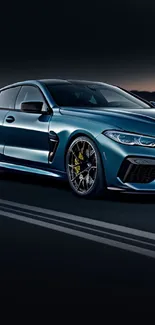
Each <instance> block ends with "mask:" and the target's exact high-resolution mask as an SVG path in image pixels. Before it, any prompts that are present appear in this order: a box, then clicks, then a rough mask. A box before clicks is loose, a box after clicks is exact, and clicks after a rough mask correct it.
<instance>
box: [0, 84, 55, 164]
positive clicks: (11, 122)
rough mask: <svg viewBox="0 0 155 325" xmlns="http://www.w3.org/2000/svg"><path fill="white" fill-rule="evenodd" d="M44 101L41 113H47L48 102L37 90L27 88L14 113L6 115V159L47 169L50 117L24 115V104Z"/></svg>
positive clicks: (23, 88) (31, 114)
mask: <svg viewBox="0 0 155 325" xmlns="http://www.w3.org/2000/svg"><path fill="white" fill-rule="evenodd" d="M30 101H31V102H32V101H37V102H38V101H40V102H43V108H42V110H43V111H45V110H47V103H46V101H45V99H44V97H43V95H42V93H41V91H40V89H39V88H38V87H35V86H31V85H24V86H22V87H21V89H20V91H19V94H18V96H17V99H16V104H15V110H14V111H13V110H11V111H9V112H7V114H6V116H5V120H4V128H5V147H4V156H5V160H6V161H8V162H12V163H15V164H21V165H26V166H32V167H34V166H35V167H37V166H39V167H40V166H46V165H47V164H48V156H49V121H50V119H51V115H50V114H44V112H43V113H42V114H41V113H34V112H32V113H31V112H23V111H21V103H23V102H30Z"/></svg>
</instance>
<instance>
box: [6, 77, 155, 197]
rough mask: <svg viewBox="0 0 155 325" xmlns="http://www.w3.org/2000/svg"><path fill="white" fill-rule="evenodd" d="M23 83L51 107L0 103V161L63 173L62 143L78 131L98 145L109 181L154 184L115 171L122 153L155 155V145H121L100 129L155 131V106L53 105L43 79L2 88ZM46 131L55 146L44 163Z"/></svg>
mask: <svg viewBox="0 0 155 325" xmlns="http://www.w3.org/2000/svg"><path fill="white" fill-rule="evenodd" d="M101 84H102V83H101ZM23 85H33V86H35V87H38V88H39V89H40V91H41V93H42V94H43V96H44V98H45V101H46V102H47V105H48V106H49V108H50V112H49V113H48V114H34V113H25V112H21V111H17V110H9V109H5V110H3V109H0V134H1V136H0V166H1V167H3V168H9V169H12V170H19V171H26V172H31V173H38V174H42V175H48V176H52V177H58V178H65V177H66V174H65V172H66V168H65V154H66V149H67V146H68V144H69V143H70V141H71V140H72V139H73V138H74V137H76V136H78V135H81V134H83V135H86V136H88V137H90V138H91V139H92V140H93V141H94V142H95V143H96V145H97V147H98V149H99V152H100V155H101V159H102V163H103V167H104V170H105V177H106V182H107V186H108V187H117V188H120V189H126V190H130V189H133V190H137V191H139V190H141V191H146V190H147V191H149V190H150V191H154V190H155V181H153V182H151V183H147V184H132V183H130V184H128V183H123V182H122V181H121V180H120V179H119V177H118V171H119V169H120V166H121V164H122V162H123V160H124V159H125V158H126V157H128V156H136V157H137V156H139V157H152V158H155V149H154V148H147V147H138V146H129V145H123V144H120V143H117V142H114V141H113V140H111V139H109V138H107V137H106V136H105V135H103V134H102V132H103V131H105V130H110V129H114V130H124V131H128V132H135V133H139V134H143V135H149V136H153V137H155V109H154V108H150V109H149V108H147V109H132V108H126V109H115V108H107V109H106V108H105V109H104V110H102V111H101V110H99V109H97V108H95V109H94V110H92V109H88V108H87V109H86V108H82V107H80V109H79V108H75V107H65V108H64V107H58V105H56V103H55V102H54V99H53V98H52V96H51V94H50V93H49V91H48V89H47V87H46V85H45V81H44V80H42V81H36V80H30V81H25V82H19V83H16V84H13V85H9V86H7V87H4V88H3V89H1V90H4V89H7V88H10V87H14V86H23ZM103 85H104V84H103ZM1 90H0V91H1ZM10 115H11V116H13V117H14V118H15V122H13V123H7V121H6V118H7V117H8V116H10ZM50 131H51V132H53V134H55V135H56V136H57V137H58V146H57V149H56V152H55V154H54V155H53V158H52V161H50V163H49V154H50V152H52V145H51V143H50V138H49V133H50Z"/></svg>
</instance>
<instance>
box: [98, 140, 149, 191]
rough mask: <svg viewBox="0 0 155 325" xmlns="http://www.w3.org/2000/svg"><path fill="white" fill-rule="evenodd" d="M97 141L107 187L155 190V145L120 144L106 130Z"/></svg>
mask: <svg viewBox="0 0 155 325" xmlns="http://www.w3.org/2000/svg"><path fill="white" fill-rule="evenodd" d="M96 141H97V145H98V147H99V150H100V154H101V157H102V161H103V166H104V171H105V178H106V183H107V188H108V189H112V190H117V191H121V192H128V193H129V192H130V193H136V192H139V193H144V192H149V193H153V192H155V148H147V147H140V146H128V145H123V144H119V143H117V142H115V141H113V140H111V139H109V138H107V137H106V136H104V135H103V134H101V135H99V136H98V137H97V138H96Z"/></svg>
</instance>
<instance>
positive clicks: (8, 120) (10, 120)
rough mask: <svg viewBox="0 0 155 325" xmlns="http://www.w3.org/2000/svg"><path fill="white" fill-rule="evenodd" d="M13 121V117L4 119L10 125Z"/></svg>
mask: <svg viewBox="0 0 155 325" xmlns="http://www.w3.org/2000/svg"><path fill="white" fill-rule="evenodd" d="M14 121H15V118H14V117H13V116H8V117H7V118H6V122H8V123H12V122H14Z"/></svg>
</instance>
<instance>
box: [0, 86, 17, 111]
mask: <svg viewBox="0 0 155 325" xmlns="http://www.w3.org/2000/svg"><path fill="white" fill-rule="evenodd" d="M19 90H20V87H13V88H9V89H6V90H2V91H1V93H0V108H9V109H14V108H15V101H16V97H17V95H18V92H19Z"/></svg>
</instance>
